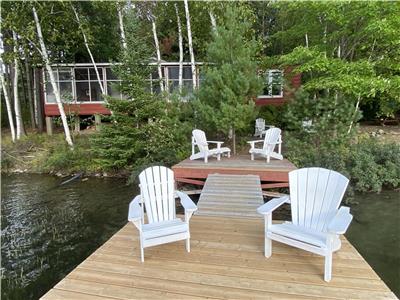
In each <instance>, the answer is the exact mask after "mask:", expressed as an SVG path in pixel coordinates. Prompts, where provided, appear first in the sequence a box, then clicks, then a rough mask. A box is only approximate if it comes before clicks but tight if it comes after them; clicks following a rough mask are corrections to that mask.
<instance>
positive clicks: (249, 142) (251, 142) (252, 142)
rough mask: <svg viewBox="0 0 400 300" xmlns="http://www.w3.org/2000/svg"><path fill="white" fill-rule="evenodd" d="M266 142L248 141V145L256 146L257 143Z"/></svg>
mask: <svg viewBox="0 0 400 300" xmlns="http://www.w3.org/2000/svg"><path fill="white" fill-rule="evenodd" d="M261 142H264V140H257V141H248V142H247V143H248V144H255V143H261Z"/></svg>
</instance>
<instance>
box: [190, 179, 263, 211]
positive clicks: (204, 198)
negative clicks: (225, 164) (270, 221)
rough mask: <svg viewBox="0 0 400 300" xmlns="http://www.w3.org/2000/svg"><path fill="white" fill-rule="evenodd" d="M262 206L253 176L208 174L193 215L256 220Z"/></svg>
mask: <svg viewBox="0 0 400 300" xmlns="http://www.w3.org/2000/svg"><path fill="white" fill-rule="evenodd" d="M263 203H264V200H263V194H262V189H261V182H260V177H259V176H257V175H227V174H224V175H222V174H210V175H208V177H207V180H206V182H205V184H204V187H203V190H202V191H201V194H200V199H199V202H198V203H197V207H198V211H197V212H196V213H195V214H197V215H204V216H224V217H245V218H260V217H261V216H260V215H259V214H257V211H256V210H257V208H258V207H259V206H261V205H262V204H263Z"/></svg>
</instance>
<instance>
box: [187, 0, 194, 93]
mask: <svg viewBox="0 0 400 300" xmlns="http://www.w3.org/2000/svg"><path fill="white" fill-rule="evenodd" d="M184 4H185V15H186V27H187V35H188V43H189V53H190V64H191V66H192V80H193V89H196V87H197V81H196V65H195V60H194V53H193V42H192V29H191V28H190V14H189V3H188V0H184Z"/></svg>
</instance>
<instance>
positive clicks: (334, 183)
mask: <svg viewBox="0 0 400 300" xmlns="http://www.w3.org/2000/svg"><path fill="white" fill-rule="evenodd" d="M348 182H349V180H348V179H347V178H346V177H344V176H343V175H341V174H340V173H337V172H335V171H331V170H327V169H323V168H304V169H299V170H295V171H292V172H290V173H289V188H290V196H288V195H286V196H283V197H280V198H275V199H272V200H271V201H269V202H267V203H265V204H264V205H262V206H260V207H259V208H258V209H257V211H258V212H259V213H260V214H263V215H264V217H265V256H266V257H270V256H271V253H272V248H271V240H275V241H278V242H281V243H285V244H288V245H290V246H293V247H297V248H300V249H303V250H306V251H309V252H312V253H315V254H319V255H322V256H325V276H324V279H325V281H330V280H331V277H332V253H333V252H335V251H337V250H339V249H340V247H341V242H340V235H341V234H344V233H345V232H346V230H347V228H348V227H349V225H350V222H351V220H352V218H353V216H352V215H351V214H350V209H349V208H348V207H344V206H342V207H340V208H339V205H340V202H341V201H342V198H343V195H344V193H345V191H346V188H347V184H348ZM283 203H290V205H291V212H292V221H291V222H285V223H281V224H274V225H272V212H273V211H274V210H275V209H277V208H278V207H279V206H280V205H282V204H283Z"/></svg>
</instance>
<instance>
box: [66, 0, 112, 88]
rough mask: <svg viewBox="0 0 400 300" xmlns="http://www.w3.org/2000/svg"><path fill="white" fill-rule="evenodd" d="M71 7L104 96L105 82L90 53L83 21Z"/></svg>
mask: <svg viewBox="0 0 400 300" xmlns="http://www.w3.org/2000/svg"><path fill="white" fill-rule="evenodd" d="M71 7H72V10H73V11H74V14H75V18H76V21H77V22H78V26H79V29H80V31H81V33H82V36H83V41H84V44H85V47H86V50H87V52H88V54H89V56H90V60H91V61H92V64H93V67H94V70H95V72H96V77H97V82H98V83H99V86H100V89H101V93H102V94H103V95H104V94H105V90H104V85H103V81H102V80H101V78H100V74H99V70H98V69H97V64H96V62H95V60H94V57H93V54H92V51H90V47H89V42H88V39H87V36H86V33H85V30H84V29H83V27H82V23H81V21H80V18H79V15H78V12H77V11H76V9H75V7H74V6H73V5H72V3H71Z"/></svg>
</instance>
